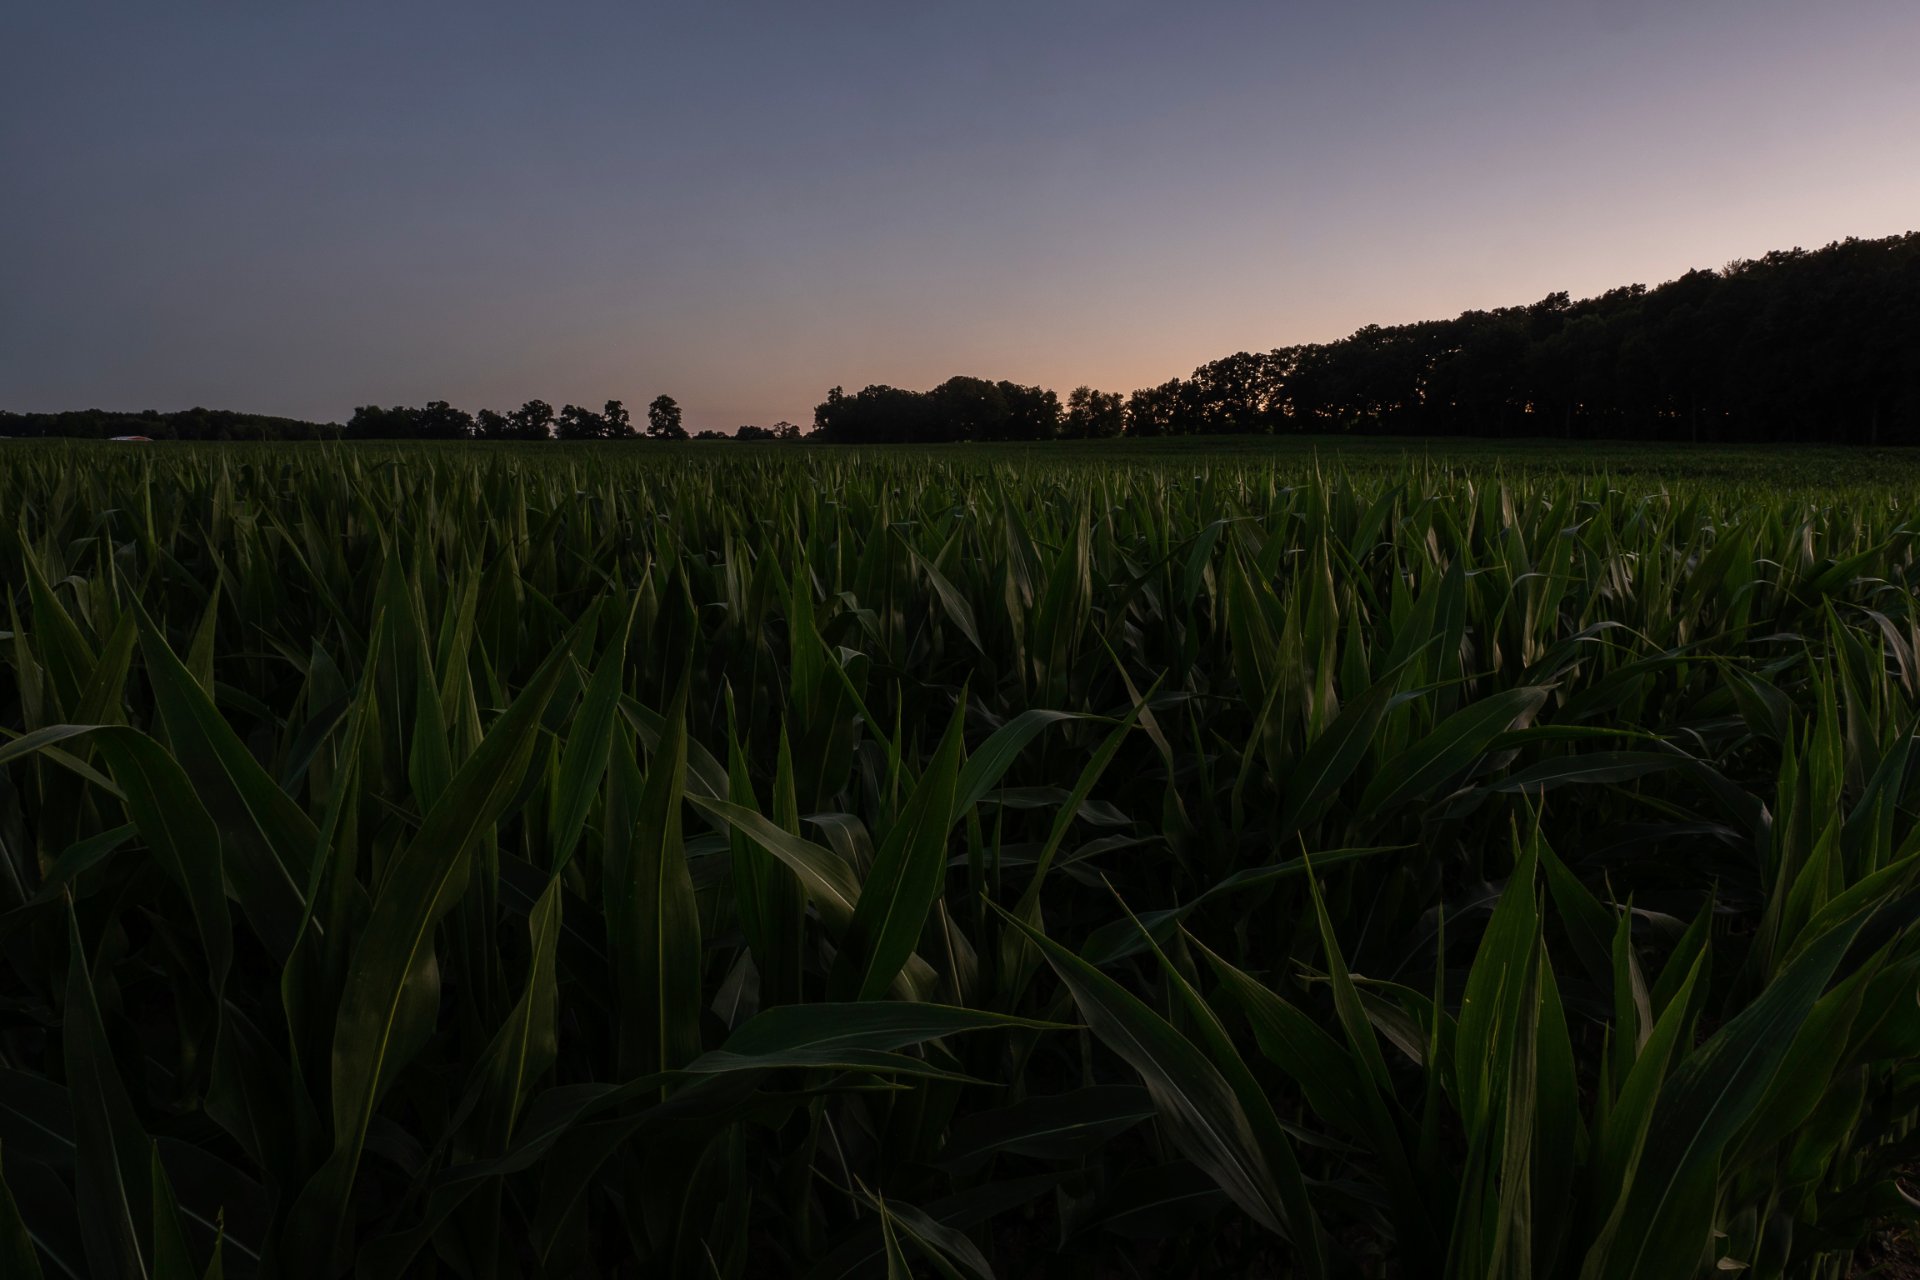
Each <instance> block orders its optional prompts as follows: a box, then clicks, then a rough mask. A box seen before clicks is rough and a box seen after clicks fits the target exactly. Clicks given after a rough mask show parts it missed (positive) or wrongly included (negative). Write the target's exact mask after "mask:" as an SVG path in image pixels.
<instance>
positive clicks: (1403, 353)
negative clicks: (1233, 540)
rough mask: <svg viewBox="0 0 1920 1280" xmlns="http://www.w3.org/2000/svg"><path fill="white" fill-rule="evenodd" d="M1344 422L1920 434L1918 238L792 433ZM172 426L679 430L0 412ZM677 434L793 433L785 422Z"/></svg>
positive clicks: (596, 424)
mask: <svg viewBox="0 0 1920 1280" xmlns="http://www.w3.org/2000/svg"><path fill="white" fill-rule="evenodd" d="M1293 432H1302V433H1305V432H1345V433H1356V434H1378V435H1410V436H1491V437H1523V436H1549V437H1560V438H1564V439H1568V440H1591V439H1641V440H1678V441H1693V442H1737V441H1754V442H1767V441H1783V442H1784V441H1804V442H1827V443H1841V442H1851V443H1859V444H1915V443H1920V233H1916V232H1908V233H1907V234H1905V235H1900V236H1890V237H1887V238H1885V239H1880V240H1860V239H1847V240H1841V241H1836V242H1834V243H1832V244H1829V245H1827V246H1826V247H1825V248H1823V249H1818V250H1813V251H1808V250H1805V249H1790V250H1782V251H1777V252H1774V253H1769V254H1767V255H1766V256H1764V257H1761V258H1754V259H1746V260H1741V261H1737V262H1732V263H1729V264H1728V265H1727V266H1725V267H1722V268H1720V269H1719V270H1715V271H1705V270H1702V271H1689V272H1688V273H1687V274H1685V275H1683V276H1681V277H1680V278H1679V279H1677V280H1670V281H1668V282H1667V283H1665V284H1663V285H1660V286H1658V287H1657V288H1653V289H1649V288H1647V287H1646V286H1644V285H1638V284H1635V285H1627V286H1624V287H1622V288H1618V289H1612V290H1609V291H1608V292H1606V293H1603V294H1601V295H1599V296H1598V297H1594V298H1583V299H1580V300H1578V301H1575V300H1573V299H1572V298H1570V297H1569V296H1568V295H1567V294H1566V293H1564V292H1561V293H1551V294H1548V295H1547V296H1546V297H1545V298H1542V299H1541V300H1540V301H1538V302H1534V303H1530V304H1527V305H1524V306H1513V307H1499V308H1495V309H1494V310H1491V311H1467V312H1464V313H1462V314H1461V315H1459V316H1457V317H1455V318H1454V319H1452V320H1429V321H1421V322H1418V323H1414V324H1402V325H1388V326H1382V325H1368V326H1367V327H1366V328H1363V329H1361V330H1359V331H1358V332H1356V333H1353V334H1351V335H1349V336H1347V337H1345V338H1341V339H1339V340H1337V341H1334V342H1327V343H1307V344H1302V345H1298V346H1289V347H1277V348H1275V349H1273V350H1271V351H1266V352H1247V351H1241V352H1236V353H1235V354H1233V355H1230V356H1225V357H1223V358H1221V359H1219V360H1214V361H1212V362H1210V363H1208V364H1203V365H1201V366H1200V367H1199V368H1198V369H1195V370H1194V371H1193V373H1192V375H1191V376H1190V377H1186V378H1173V379H1170V380H1168V381H1166V382H1163V383H1161V384H1159V385H1158V386H1153V387H1143V388H1140V389H1139V390H1136V391H1134V392H1132V393H1131V394H1127V395H1122V394H1121V393H1120V392H1117V391H1099V390H1095V389H1093V388H1091V387H1085V386H1082V387H1076V388H1075V389H1074V390H1073V391H1072V392H1070V393H1069V394H1068V396H1067V398H1066V400H1065V401H1064V402H1063V401H1061V399H1060V398H1059V396H1058V395H1056V394H1055V393H1054V392H1053V391H1051V390H1048V389H1046V388H1044V387H1032V386H1023V385H1021V384H1019V383H1014V382H1006V381H999V382H994V381H988V380H986V379H984V378H973V377H956V378H949V379H948V380H947V381H945V382H943V383H941V384H940V385H939V386H937V387H935V388H933V389H932V390H930V391H907V390H902V389H900V388H898V387H890V386H884V385H874V386H868V387H865V388H862V389H861V390H859V391H856V392H852V393H848V392H847V391H845V390H844V389H843V388H841V387H835V388H833V390H831V391H829V392H828V393H827V398H826V400H824V401H823V402H822V403H820V404H819V405H817V406H816V407H815V409H814V419H813V430H812V431H811V432H808V433H806V435H805V437H804V438H806V439H809V440H817V441H822V442H826V443H832V444H877V443H886V442H904V443H919V444H936V443H949V442H960V441H1033V440H1054V439H1101V438H1110V437H1114V436H1122V435H1125V436H1138V437H1152V436H1190V435H1271V434H1280V433H1293ZM118 435H144V436H150V437H153V438H154V439H181V440H302V439H347V440H465V439H476V440H630V439H638V438H643V437H644V438H647V439H654V440H684V439H687V438H688V434H687V431H686V428H685V426H684V425H683V424H682V422H681V415H680V407H679V405H678V404H676V403H675V402H674V400H673V398H672V397H670V396H664V395H663V396H657V397H655V399H654V400H653V402H652V403H651V404H649V405H648V406H647V411H646V414H645V417H644V422H643V423H639V424H636V423H634V422H633V421H632V420H631V418H630V417H629V415H628V413H627V410H626V407H625V406H624V405H623V404H622V403H621V402H620V401H618V400H609V401H607V402H606V403H605V404H604V405H603V406H602V407H601V408H600V409H599V410H598V411H595V410H592V409H587V408H582V407H581V406H579V405H572V404H568V405H563V406H562V407H561V408H560V409H559V410H558V411H556V410H555V409H554V408H553V406H552V405H550V404H548V403H547V402H546V401H544V400H529V401H527V402H526V403H525V404H524V405H522V406H520V407H519V408H518V409H515V410H512V411H511V412H507V413H500V412H496V411H494V410H491V409H482V410H480V411H479V412H477V413H473V414H469V413H467V412H466V411H465V410H462V409H456V408H454V407H452V406H451V405H449V404H448V403H447V402H446V401H444V400H434V401H430V402H429V403H428V404H426V405H425V406H423V407H418V408H414V407H408V406H398V405H396V406H393V407H391V408H382V407H380V406H378V405H364V406H362V407H360V408H358V409H356V410H354V413H353V416H352V417H351V418H350V419H349V420H348V421H347V422H346V423H345V424H344V425H341V424H335V423H313V422H301V421H298V420H295V419H291V418H275V417H267V416H264V415H259V414H244V413H233V412H229V411H225V410H211V409H201V408H195V409H189V410H185V411H183V412H179V413H159V412H156V411H154V410H151V409H149V410H147V411H145V412H144V413H109V412H104V411H101V410H97V409H89V410H81V411H78V412H70V413H51V414H10V413H0V436H81V437H94V438H101V437H107V436H118ZM694 438H695V439H734V440H796V439H801V438H803V437H802V433H801V431H800V429H799V428H798V427H796V426H794V425H793V424H792V423H789V422H780V423H776V424H775V425H774V426H772V427H759V426H746V427H741V428H740V429H739V430H738V431H736V432H734V433H733V435H731V436H728V435H726V434H724V433H722V432H718V431H711V430H708V431H701V432H700V433H699V434H698V435H697V436H695V437H694Z"/></svg>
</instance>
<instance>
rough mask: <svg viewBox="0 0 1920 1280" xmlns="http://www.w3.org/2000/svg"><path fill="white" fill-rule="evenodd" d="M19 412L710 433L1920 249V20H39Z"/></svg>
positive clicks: (28, 41)
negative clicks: (861, 400) (535, 419)
mask: <svg viewBox="0 0 1920 1280" xmlns="http://www.w3.org/2000/svg"><path fill="white" fill-rule="evenodd" d="M0 67H3V68H4V70H3V72H0V175H4V177H3V178H0V184H3V185H0V190H4V192H5V197H4V199H0V408H5V409H13V410H51V409H63V408H82V407H91V406H98V407H101V408H122V409H138V408H146V407H155V408H162V409H174V408H184V407H187V406H190V405H194V404H202V405H207V406H210V407H221V408H234V409H244V410H251V411H256V412H265V413H282V414H289V415H294V416H299V417H307V418H316V419H321V420H335V421H344V420H345V419H346V417H347V416H348V415H349V414H350V413H351V412H352V410H353V407H354V406H355V405H357V404H362V403H367V402H370V401H371V402H379V403H383V404H392V403H408V404H417V403H421V402H424V401H426V400H429V399H437V398H444V399H448V400H451V401H453V402H454V403H455V404H458V405H461V406H463V407H465V408H468V409H475V408H479V407H481V406H490V407H495V408H500V409H508V408H512V407H513V406H515V405H517V404H519V403H520V402H521V401H523V400H526V399H528V398H530V397H535V396H538V397H540V398H542V399H546V400H548V401H551V402H552V403H553V404H554V405H556V406H558V405H559V404H561V403H563V402H566V401H573V402H576V403H582V404H591V405H593V406H596V407H597V406H598V404H599V403H600V402H601V401H603V400H606V399H608V398H610V397H612V398H619V399H623V400H625V401H626V402H627V403H628V405H629V406H630V407H633V408H634V409H636V410H638V408H639V407H640V406H642V405H644V404H645V402H646V401H647V400H649V399H650V398H652V397H653V396H654V395H656V394H659V393H662V392H665V393H668V394H671V395H673V396H674V397H676V398H677V399H678V400H679V401H680V403H681V404H682V406H683V407H684V408H685V411H686V416H687V423H688V425H689V426H690V427H693V428H703V427H713V428H719V429H722V430H731V429H732V428H733V427H735V426H737V425H739V424H741V423H760V424H768V423H771V422H773V421H774V420H776V419H779V418H788V419H792V420H794V421H796V422H801V423H806V422H808V421H810V418H811V413H812V406H813V405H814V404H815V403H816V402H817V401H818V400H820V399H821V398H822V396H823V394H824V393H825V391H826V390H827V388H828V387H830V386H833V385H835V384H842V385H845V386H846V387H848V388H849V389H853V388H857V387H859V386H862V385H864V384H866V383H870V382H887V383H892V384H895V385H898V386H906V387H916V388H918V387H926V386H930V385H932V384H934V383H936V382H938V381H940V380H942V379H944V378H946V377H947V376H949V375H951V374H956V373H966V374H974V375H978V376H983V377H989V378H1010V379H1013V380H1015V381H1019V382H1032V383H1040V384H1043V385H1047V386H1051V387H1054V388H1056V389H1058V390H1059V391H1060V392H1061V394H1062V395H1063V396H1064V395H1065V393H1066V392H1067V390H1068V389H1070V388H1071V387H1073V386H1075V385H1077V384H1079V383H1083V382H1084V383H1091V384H1093V385H1094V386H1096V387H1102V388H1106V389H1112V390H1120V391H1125V390H1129V389H1131V388H1134V387H1137V386H1142V385H1147V384H1150V383H1155V382H1160V381H1163V380H1165V379H1167V378H1169V377H1172V376H1174V375H1176V374H1185V373H1187V372H1188V371H1190V370H1191V369H1192V368H1193V367H1194V366H1195V365H1196V364H1198V363H1200V362H1202V361H1204V360H1208V359H1211V358H1213V357H1215V356H1219V355H1224V354H1227V353H1229V352H1232V351H1236V350H1241V349H1264V348H1269V347H1274V346H1279V345H1284V344H1288V343H1295V342H1305V341H1319V340H1327V339H1332V338H1336V337H1339V336H1341V335H1343V334H1346V333H1348V332H1350V331H1352V330H1353V329H1354V328H1356V327H1358V326H1360V325H1362V324H1366V323H1369V322H1378V323H1395V322H1399V321H1406V320H1415V319H1423V318H1430V317H1438V316H1447V315H1453V314H1456V313H1458V312H1460V311H1462V310H1465V309H1468V308H1472V307H1486V306H1495V305H1500V304H1505V303H1517V302H1526V301H1531V300H1533V299H1536V298H1538V297H1540V296H1542V295H1544V294H1546V293H1548V292H1550V291H1552V290H1556V289H1567V290H1570V291H1572V292H1573V293H1574V294H1575V295H1576V296H1579V295H1582V294H1589V293H1594V292H1598V291H1600V290H1602V289H1605V288H1607V287H1610V286H1613V285H1616V284H1623V283H1628V282H1633V281H1641V282H1645V283H1649V284H1652V283H1657V282H1659V281H1661V280H1665V279H1669V278H1671V277H1673V276H1675V275H1678V274H1680V273H1681V272H1682V271H1684V270H1686V269H1687V268H1689V267H1695V266H1706V267H1714V266H1719V265H1722V264H1724V263H1725V262H1727V261H1728V260H1729V259H1733V258H1738V257H1745V256H1752V255H1757V254H1760V253H1763V252H1765V251H1767V250H1769V249H1773V248H1787V247H1791V246H1794V245H1803V246H1807V247H1815V246H1817V245H1820V244H1824V243H1826V242H1827V241H1829V240H1832V239H1836V238H1840V237H1844V236H1848V235H1858V236H1882V235H1888V234H1892V233H1895V232H1901V231H1906V230H1909V229H1916V228H1920V72H1917V71H1916V68H1920V4H1916V3H1914V0H1824V2H1821V3H1793V4H1789V3H1776V2H1770V0H1743V2H1738V3H1736V2H1732V0H1699V2H1690V3H1686V4H1660V3H1653V2H1651V0H1583V2H1581V3H1573V4H1566V3H1539V2H1535V3H1490V2H1480V3H1438V2H1434V3H1412V2H1399V3H1385V2H1383V3H1374V4H1335V3H1323V4H1292V5H1281V4H1239V5H1227V4H1203V3H1185V4H1168V3H1114V2H1108V3H1097V4H1096V3H1053V4H1034V3H1029V4H974V3H960V2H956V3H952V4H947V5H927V4H899V3H892V4H878V3H876V4H815V3H786V4H751V5H750V4H705V3H702V4H693V3H682V4H673V5H666V4H658V5H651V4H650V5H641V4H631V3H627V4H588V3H566V4H528V3H485V4H483V3H476V2H474V0H466V2H465V3H458V4H434V3H424V2H420V0H409V2H408V3H405V4H342V3H329V4H300V5H295V4H291V3H284V4H283V3H273V4H264V5H263V4H239V3H231V4H227V3H169V4H164V5H156V4H151V3H144V4H137V5H136V4H124V5H106V4H93V3H86V2H84V0H61V2H60V3H37V4H27V3H16V4H11V5H8V6H6V8H5V10H4V11H0Z"/></svg>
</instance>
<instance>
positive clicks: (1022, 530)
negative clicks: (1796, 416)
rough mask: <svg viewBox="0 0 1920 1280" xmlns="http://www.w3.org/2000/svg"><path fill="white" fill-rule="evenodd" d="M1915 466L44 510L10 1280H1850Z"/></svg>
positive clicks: (7, 764)
mask: <svg viewBox="0 0 1920 1280" xmlns="http://www.w3.org/2000/svg"><path fill="white" fill-rule="evenodd" d="M1910 470H1911V464H1909V463H1906V462H1904V461H1902V460H1900V459H1897V458H1889V459H1880V460H1878V461H1877V462H1876V463H1875V464H1874V465H1873V466H1856V465H1853V464H1851V463H1847V464H1841V463H1833V462H1832V461H1831V460H1828V461H1826V462H1822V464H1821V465H1820V466H1819V467H1809V468H1808V470H1807V471H1806V473H1805V474H1803V475H1801V476H1800V477H1799V478H1794V476H1793V472H1792V467H1791V464H1790V463H1785V462H1782V460H1781V458H1780V457H1779V456H1768V455H1759V456H1758V458H1757V460H1754V459H1744V460H1738V461H1737V462H1736V463H1733V464H1729V465H1727V466H1725V467H1722V468H1720V469H1718V470H1714V469H1712V468H1702V467H1700V466H1698V465H1697V464H1696V462H1695V460H1693V459H1692V458H1691V457H1690V456H1685V455H1677V456H1676V457H1675V458H1672V459H1665V460H1663V459H1661V458H1659V457H1652V458H1648V457H1630V456H1626V455H1622V456H1619V457H1616V458H1611V459H1608V458H1602V459H1600V461H1599V462H1598V463H1582V462H1579V461H1571V462H1569V461H1564V460H1563V461H1558V462H1556V461H1554V460H1552V459H1548V458H1542V457H1539V456H1538V455H1517V454H1510V453H1503V452H1500V451H1498V450H1489V451H1487V452H1486V453H1485V454H1483V455H1478V456H1476V455H1472V454H1467V455H1461V456H1454V457H1426V456H1406V455H1403V454H1401V453H1398V452H1395V451H1391V450H1388V449H1384V448H1377V447H1376V448H1373V449H1362V450H1355V451H1352V452H1348V453H1328V454H1324V455H1322V456H1318V457H1316V456H1314V455H1312V454H1310V453H1303V452H1291V453H1286V452H1280V453H1276V452H1274V451H1273V450H1271V449H1266V450H1253V449H1246V448H1234V447H1231V446H1227V447H1222V448H1220V449H1218V450H1212V449H1187V450H1183V451H1174V450H1160V451H1153V450H1129V451H1120V452H1106V451H1102V452H1098V453H1093V452H1085V453H1083V452H1077V451H1073V450H1068V449H1061V450H1058V451H1052V452H1049V451H1044V450H1037V451H1026V452H1019V451H1006V452H995V451H993V450H988V449H983V450H979V451H974V450H969V449H951V450H946V451H935V452H921V453H914V452H908V451H896V452H888V451H877V452H867V453H859V454H853V453H840V452H833V451H828V450H824V449H818V450H816V449H791V448H789V449H767V450H757V449H754V448H751V447H747V446H737V447H730V448H728V449H726V450H711V449H709V450H701V449H697V448H688V449H684V450H668V449H660V450H657V451H637V450H636V451H618V452H617V453H615V452H605V451H596V450H595V449H593V448H592V447H580V448H574V447H567V446H552V447H546V448H540V449H537V450H534V449H515V448H513V447H511V446H495V447H485V446H447V447H441V446H402V447H393V448H379V447H373V446H362V447H336V446H322V445H316V446H312V447H271V446H260V447H254V446H204V447H201V446H195V447H187V446H181V447H174V448H167V449H164V450H152V451H131V452H126V451H119V450H116V449H113V448H111V447H107V446H97V445H81V444H54V443H48V444H39V443H35V444H21V445H16V446H10V447H9V448H8V450H7V452H6V453H4V454H0V510H4V511H5V512H6V513H7V515H8V517H9V518H8V519H7V521H6V522H5V524H4V526H0V592H3V594H4V596H5V608H6V613H5V615H4V616H0V899H4V901H0V954H3V956H4V958H3V959H0V974H3V975H4V988H3V991H4V1008H5V1013H6V1017H5V1021H4V1024H0V1271H4V1273H5V1274H6V1275H8V1276H14V1275H20V1276H36V1275H39V1276H58V1275H70V1276H76V1277H78V1276H129V1277H132V1276H140V1277H146V1276H153V1277H162V1276H164V1277H174V1276H202V1275H227V1276H249V1275H261V1276H275V1277H278V1276H287V1277H333V1276H338V1275H345V1274H355V1275H365V1276H376V1277H377V1276H401V1275H408V1276H412V1275H448V1276H459V1277H488V1278H492V1277H516V1276H518V1277H534V1276H580V1275H605V1276H616V1275H660V1276H686V1277H714V1276H720V1277H748V1276H761V1275H775V1274H795V1275H808V1276H815V1277H822V1278H825V1277H854V1276H862V1275H869V1274H871V1275H905V1274H928V1275H944V1276H966V1277H981V1276H989V1275H1009V1276H1019V1275H1029V1274H1042V1273H1045V1274H1061V1275H1069V1276H1073V1275H1078V1276H1087V1277H1092V1276H1107V1275H1129V1274H1135V1275H1143V1276H1144V1275H1186V1274H1193V1275H1201V1274H1206V1275H1216V1274H1266V1275H1298V1276H1308V1277H1320V1276H1336V1277H1338V1276H1363V1275H1375V1276H1384V1275H1395V1276H1413V1275H1438V1276H1459V1277H1480V1276H1501V1277H1529V1276H1533V1277H1554V1276H1578V1277H1582V1278H1583V1280H1620V1278H1625V1277H1644V1278H1651V1277H1669V1276H1671V1277H1682V1276H1692V1275H1700V1274H1718V1273H1722V1272H1731V1271H1739V1272H1743V1273H1746V1274H1750V1275H1754V1276H1783V1277H1784V1276H1836V1277H1837V1276H1841V1275H1844V1274H1847V1272H1848V1268H1849V1267H1850V1265H1851V1263H1852V1259H1853V1258H1854V1256H1855V1253H1856V1251H1857V1250H1858V1248H1859V1247H1860V1245H1861V1243H1862V1241H1863V1240H1865V1239H1867V1238H1868V1236H1869V1235H1871V1234H1872V1233H1874V1232H1876V1231H1879V1230H1881V1229H1883V1228H1885V1227H1886V1226H1888V1225H1889V1224H1892V1223H1897V1222H1899V1221H1901V1220H1903V1219H1906V1218H1909V1217H1911V1216H1912V1214H1913V1212H1914V1205H1915V1201H1914V1199H1913V1198H1912V1196H1911V1194H1910V1192H1909V1190H1908V1189H1907V1188H1906V1187H1905V1186H1903V1184H1902V1182H1901V1178H1902V1176H1903V1174H1904V1173H1905V1171H1907V1170H1909V1169H1910V1168H1911V1167H1912V1166H1913V1164H1914V1162H1915V1160H1916V1158H1920V1134H1916V1132H1915V1120H1916V1117H1917V1116H1920V1066H1916V1063H1917V1062H1920V935H1916V930H1915V922H1916V920H1920V824H1916V821H1915V817H1916V810H1915V802H1916V795H1915V786H1914V782H1915V779H1914V776H1913V775H1914V773H1915V771H1916V770H1915V766H1916V761H1915V759H1914V755H1915V753H1914V727H1915V721H1916V715H1917V714H1920V688H1916V680H1920V666H1917V663H1920V657H1917V653H1916V651H1917V650H1920V611H1917V610H1916V606H1915V596H1914V592H1915V589H1916V586H1920V565H1917V564H1916V556H1915V546H1914V535H1915V532H1916V530H1917V529H1920V525H1916V523H1915V515H1914V509H1913V503H1912V499H1911V494H1912V484H1911V479H1910V477H1909V475H1908V472H1909V471H1910Z"/></svg>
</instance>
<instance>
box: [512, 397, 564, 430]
mask: <svg viewBox="0 0 1920 1280" xmlns="http://www.w3.org/2000/svg"><path fill="white" fill-rule="evenodd" d="M507 417H508V418H509V419H510V420H511V421H512V423H513V436H514V439H516V440H551V439H552V438H553V406H552V405H550V404H548V403H547V402H546V401H545V400H529V401H527V402H526V403H525V404H523V405H521V406H520V407H519V408H518V409H515V410H514V411H513V412H512V413H510V414H508V415H507Z"/></svg>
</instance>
